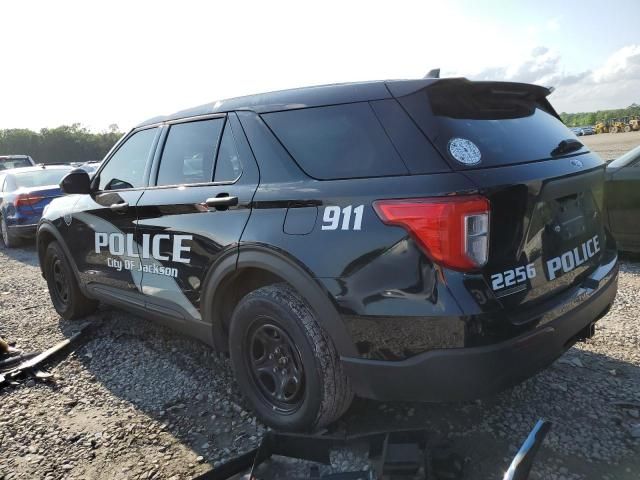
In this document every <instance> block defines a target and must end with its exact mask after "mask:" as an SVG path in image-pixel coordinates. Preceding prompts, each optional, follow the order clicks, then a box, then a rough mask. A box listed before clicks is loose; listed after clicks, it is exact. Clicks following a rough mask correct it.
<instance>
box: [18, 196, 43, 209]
mask: <svg viewBox="0 0 640 480" xmlns="http://www.w3.org/2000/svg"><path fill="white" fill-rule="evenodd" d="M40 200H42V197H40V196H38V195H31V194H28V193H21V194H20V195H18V196H17V197H16V200H15V205H16V208H20V207H26V206H29V207H32V206H33V205H35V204H36V203H38V202H39V201H40Z"/></svg>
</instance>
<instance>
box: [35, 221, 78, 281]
mask: <svg viewBox="0 0 640 480" xmlns="http://www.w3.org/2000/svg"><path fill="white" fill-rule="evenodd" d="M53 241H57V242H58V244H59V245H60V248H62V250H63V251H64V254H65V255H66V257H67V261H68V262H69V265H71V270H72V271H73V275H74V276H75V278H76V281H77V282H78V285H79V286H80V288H81V289H82V290H84V288H83V284H82V282H81V281H80V274H79V273H78V267H77V266H76V262H75V260H74V258H73V256H72V255H71V252H70V251H69V248H68V247H67V244H66V243H65V241H64V239H63V238H62V235H61V234H60V232H59V231H58V229H57V228H56V227H55V226H53V225H52V224H51V223H48V222H43V223H40V225H38V231H37V234H36V249H37V252H38V262H39V264H40V273H41V274H42V276H43V277H44V256H45V253H46V251H47V246H48V245H49V244H50V243H51V242H53Z"/></svg>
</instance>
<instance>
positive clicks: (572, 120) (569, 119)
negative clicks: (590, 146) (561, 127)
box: [560, 103, 640, 127]
mask: <svg viewBox="0 0 640 480" xmlns="http://www.w3.org/2000/svg"><path fill="white" fill-rule="evenodd" d="M631 115H639V116H640V105H638V104H637V103H632V104H631V105H629V106H628V107H627V108H618V109H616V110H598V111H597V112H581V113H565V112H562V113H561V114H560V118H562V121H563V122H564V123H565V125H567V126H568V127H582V126H587V125H595V124H596V123H597V122H599V121H606V120H611V119H612V118H620V117H629V116H631Z"/></svg>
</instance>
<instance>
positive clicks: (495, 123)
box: [37, 79, 618, 430]
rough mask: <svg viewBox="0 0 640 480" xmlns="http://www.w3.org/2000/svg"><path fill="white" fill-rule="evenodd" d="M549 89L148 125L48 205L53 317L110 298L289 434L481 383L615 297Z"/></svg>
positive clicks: (182, 116) (573, 149) (363, 100)
mask: <svg viewBox="0 0 640 480" xmlns="http://www.w3.org/2000/svg"><path fill="white" fill-rule="evenodd" d="M549 93H550V90H548V89H546V88H543V87H540V86H534V85H527V84H519V83H506V82H471V81H468V80H466V79H422V80H401V81H375V82H367V83H353V84H340V85H328V86H320V87H311V88H302V89H295V90H287V91H281V92H274V93H267V94H262V95H255V96H249V97H244V98H236V99H230V100H225V101H219V102H216V103H213V104H207V105H203V106H201V107H197V108H193V109H191V110H185V111H182V112H178V113H176V114H174V115H169V116H165V117H158V118H153V119H151V120H149V121H146V122H144V123H142V124H140V125H139V126H138V127H136V128H134V129H133V130H132V131H131V132H129V133H128V134H127V135H126V136H125V137H124V138H122V140H120V142H118V144H117V145H116V146H114V148H113V149H112V150H111V152H110V153H109V154H108V155H107V157H106V158H105V160H104V162H103V164H102V166H101V167H100V169H99V170H98V172H97V173H96V174H95V176H94V177H93V178H92V179H90V178H89V176H88V175H87V174H86V173H85V172H83V171H75V172H73V173H71V174H69V175H68V176H67V177H66V178H65V179H64V180H63V181H62V184H61V186H62V188H63V189H64V191H65V192H66V193H68V194H69V195H67V196H65V197H63V198H60V199H57V200H55V201H54V202H53V203H51V205H50V206H49V207H48V208H47V210H46V212H45V214H44V217H43V219H42V221H41V223H40V224H39V228H38V241H37V248H38V254H39V257H40V264H41V266H42V273H43V275H44V277H45V278H46V280H47V282H48V285H49V290H50V293H51V299H52V302H53V305H54V306H55V308H56V310H57V311H58V312H59V314H60V315H61V316H63V317H64V318H75V317H79V316H82V315H86V314H88V313H90V312H91V311H93V310H94V309H95V308H96V305H97V303H98V302H99V301H100V302H105V303H108V304H112V305H116V306H119V307H122V308H125V309H127V310H130V311H132V312H135V313H138V314H141V315H145V316H148V317H150V318H152V319H155V320H158V321H161V322H165V323H167V324H170V325H172V326H174V327H176V328H177V329H179V330H180V331H183V332H187V333H189V334H191V335H193V336H195V337H197V338H199V339H202V340H204V341H205V342H208V343H209V344H211V345H212V346H213V347H215V348H216V349H218V350H220V351H224V352H229V354H230V358H231V362H232V365H233V368H234V370H235V374H236V376H237V380H238V383H239V385H240V387H241V389H242V391H243V392H244V394H245V396H246V398H247V399H248V401H249V403H250V405H251V406H252V408H253V409H254V410H255V412H256V414H257V415H258V416H259V417H260V418H261V419H262V420H263V421H264V422H265V423H267V424H269V425H271V426H274V427H276V428H280V429H285V430H304V429H313V428H318V427H321V426H323V425H326V424H328V423H330V422H332V421H333V420H335V419H337V418H338V417H340V416H341V415H342V414H343V413H344V412H345V410H346V409H347V408H348V407H349V405H350V403H351V401H352V398H353V396H354V394H355V395H359V396H362V397H367V398H374V399H382V400H395V399H402V400H418V401H432V402H442V401H453V400H463V399H471V398H477V397H481V396H484V395H489V394H491V393H494V392H497V391H499V390H501V389H503V388H505V387H508V386H510V385H513V384H515V383H517V382H520V381H522V380H523V379H526V378H527V377H529V376H531V375H533V374H534V373H536V372H537V371H539V370H541V369H543V368H545V367H546V366H548V365H549V364H550V363H551V362H553V361H554V360H555V359H556V358H557V357H559V356H560V355H561V354H562V353H563V352H564V351H565V350H567V349H568V348H569V347H571V345H573V344H574V342H576V341H577V340H579V339H582V338H586V337H590V336H591V335H592V334H593V333H594V323H595V322H596V321H597V320H598V319H599V318H600V317H602V316H603V315H604V314H605V313H606V312H607V310H608V308H609V306H610V305H611V303H612V302H613V300H614V297H615V294H616V289H617V274H618V268H617V256H616V252H615V248H614V243H613V241H612V239H611V237H610V235H609V233H608V232H607V231H606V229H605V227H604V225H603V221H602V201H603V198H602V197H603V178H604V164H603V162H602V161H601V159H600V158H599V157H598V156H597V155H596V154H594V153H592V152H590V151H589V150H588V148H587V147H585V146H584V145H583V144H582V143H580V142H579V141H578V140H577V138H576V137H575V136H574V135H573V134H572V133H571V132H570V131H569V130H568V129H567V128H566V127H565V126H564V125H563V124H562V122H561V121H560V119H559V118H558V115H557V113H556V112H555V111H554V109H553V108H552V106H551V105H550V104H549V102H548V100H547V96H548V95H549Z"/></svg>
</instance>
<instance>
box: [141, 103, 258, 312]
mask: <svg viewBox="0 0 640 480" xmlns="http://www.w3.org/2000/svg"><path fill="white" fill-rule="evenodd" d="M166 129H167V131H166V135H165V136H164V139H163V145H162V148H161V149H159V150H158V154H157V155H156V159H155V162H154V168H153V171H152V174H151V181H150V184H151V185H150V187H149V188H148V189H147V190H146V191H145V192H144V195H143V196H142V198H140V200H139V201H138V205H137V210H138V224H137V226H138V242H139V245H140V246H141V252H140V253H141V265H142V267H141V268H142V291H143V293H144V294H145V295H147V308H149V309H151V310H156V311H158V312H159V313H163V314H168V315H170V316H173V317H178V318H184V319H189V320H196V321H197V320H200V318H201V316H200V296H201V293H202V286H203V283H204V280H205V276H206V274H207V272H208V271H209V268H210V267H211V266H212V265H214V264H215V262H216V260H218V259H219V258H221V256H223V255H224V254H225V253H226V252H230V251H233V250H234V249H237V247H238V242H239V240H240V236H241V234H242V231H243V229H244V227H245V225H246V223H247V220H248V219H249V215H250V213H251V209H250V204H251V201H252V199H253V195H254V193H255V190H256V188H257V185H258V170H257V166H256V164H255V161H254V160H253V157H252V156H251V152H250V149H249V147H248V144H247V142H246V139H245V138H244V134H243V132H242V129H241V127H240V124H239V122H238V120H237V118H236V117H235V115H234V114H229V115H214V116H211V117H208V118H200V119H198V120H190V121H181V122H174V123H171V124H170V125H168V126H167V127H166Z"/></svg>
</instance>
